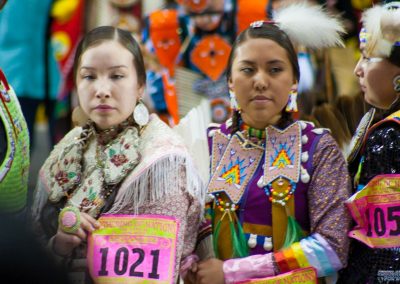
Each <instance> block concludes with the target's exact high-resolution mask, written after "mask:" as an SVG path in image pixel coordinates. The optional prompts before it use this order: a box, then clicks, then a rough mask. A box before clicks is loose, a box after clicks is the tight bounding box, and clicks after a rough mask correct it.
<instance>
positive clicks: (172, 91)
mask: <svg viewBox="0 0 400 284" xmlns="http://www.w3.org/2000/svg"><path fill="white" fill-rule="evenodd" d="M162 80H163V84H164V100H165V104H166V105H167V110H168V113H169V114H170V115H171V117H172V120H173V123H174V125H177V124H178V123H179V111H178V97H177V95H176V88H175V85H174V83H173V82H171V80H170V77H169V76H168V74H167V73H164V74H163V75H162Z"/></svg>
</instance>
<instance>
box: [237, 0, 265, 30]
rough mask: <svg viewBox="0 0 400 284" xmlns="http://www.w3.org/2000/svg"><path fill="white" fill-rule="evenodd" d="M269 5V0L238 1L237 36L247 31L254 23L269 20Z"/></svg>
mask: <svg viewBox="0 0 400 284" xmlns="http://www.w3.org/2000/svg"><path fill="white" fill-rule="evenodd" d="M268 4H269V0H258V1H249V0H237V14H236V23H237V25H238V30H237V34H239V33H240V32H241V31H243V30H245V29H246V28H247V27H248V26H249V25H250V24H251V23H252V22H255V21H259V20H269V18H268V15H267V7H268Z"/></svg>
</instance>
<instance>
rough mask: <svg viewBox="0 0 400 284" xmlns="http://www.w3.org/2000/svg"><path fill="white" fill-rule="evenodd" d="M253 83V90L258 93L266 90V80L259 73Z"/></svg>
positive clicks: (265, 77)
mask: <svg viewBox="0 0 400 284" xmlns="http://www.w3.org/2000/svg"><path fill="white" fill-rule="evenodd" d="M254 80H255V82H254V88H255V89H256V90H257V91H259V92H263V91H265V90H266V89H267V87H268V78H267V76H266V75H265V74H262V73H261V72H259V73H258V74H257V75H256V76H255V78H254Z"/></svg>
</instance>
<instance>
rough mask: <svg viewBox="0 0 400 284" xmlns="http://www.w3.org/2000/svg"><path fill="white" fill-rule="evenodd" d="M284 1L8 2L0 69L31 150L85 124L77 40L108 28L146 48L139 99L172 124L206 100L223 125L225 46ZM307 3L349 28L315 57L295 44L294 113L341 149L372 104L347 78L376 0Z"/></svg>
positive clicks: (1, 19)
mask: <svg viewBox="0 0 400 284" xmlns="http://www.w3.org/2000/svg"><path fill="white" fill-rule="evenodd" d="M287 2H288V1H281V0H251V1H241V0H209V1H207V0H203V1H190V0H180V1H162V0H151V1H150V0H146V1H144V0H143V1H139V0H125V1H123V0H54V1H52V0H19V1H9V2H8V4H7V5H6V6H5V8H4V9H3V11H2V12H1V13H0V66H2V68H3V71H4V73H5V75H6V77H7V78H9V81H10V83H11V85H12V86H13V87H14V89H15V92H16V94H17V95H18V98H19V101H20V103H21V107H22V110H23V113H24V116H25V118H26V120H27V123H28V128H29V132H30V138H31V153H32V152H35V149H36V148H38V147H41V145H36V143H38V142H36V141H40V142H39V144H40V143H42V142H43V141H45V142H46V143H47V141H49V142H48V145H49V149H48V150H50V149H51V147H52V146H53V145H54V144H55V143H57V142H58V141H59V139H61V138H62V137H63V136H64V135H65V133H67V132H68V131H69V130H70V129H71V128H72V127H73V126H74V125H78V124H80V123H82V122H83V121H85V117H84V116H83V115H82V113H81V112H80V111H79V108H77V106H78V102H77V98H76V96H75V95H74V83H73V80H72V78H73V76H72V61H73V55H74V49H75V47H76V45H77V43H78V41H79V39H80V38H81V37H82V35H83V34H84V33H85V32H87V31H89V30H90V29H92V28H94V27H96V26H102V25H113V26H116V27H120V28H122V29H125V30H128V31H130V32H131V33H132V34H133V35H134V36H135V37H136V38H137V39H138V40H139V41H140V42H141V43H142V50H143V52H144V54H145V60H146V62H145V64H146V67H147V70H148V72H147V82H148V83H147V88H146V94H147V96H146V99H145V103H146V105H147V106H148V108H149V109H151V111H152V112H156V113H158V114H159V116H160V117H161V118H162V119H163V120H164V121H166V122H167V123H168V124H169V125H171V126H173V125H176V124H177V123H179V120H180V118H182V117H183V116H184V115H185V114H186V113H187V112H188V111H189V110H190V109H191V108H192V107H194V106H196V105H198V104H199V102H200V101H201V100H202V99H207V100H208V101H209V105H210V111H211V119H212V120H213V121H214V122H218V123H220V122H223V121H225V120H226V119H227V118H228V117H229V116H230V112H231V110H230V104H229V92H228V88H227V84H226V77H225V74H224V71H225V66H226V62H227V60H228V55H229V51H230V45H231V43H232V42H233V40H234V38H235V37H236V35H237V34H238V33H240V31H242V30H243V29H244V28H245V27H247V26H248V25H249V24H250V23H251V22H253V21H256V20H260V19H262V20H267V19H269V18H270V17H271V15H272V14H273V13H274V10H275V9H277V8H278V7H279V6H280V5H282V4H285V3H287ZM291 2H295V1H291ZM309 2H317V3H319V4H323V5H324V6H325V7H326V9H327V10H328V11H329V12H330V13H331V14H332V16H335V17H340V19H341V20H342V21H343V24H344V26H345V28H346V32H347V33H346V34H345V35H343V36H344V38H345V44H346V46H345V47H344V48H331V49H328V50H324V51H318V52H315V51H313V50H307V49H305V48H303V47H301V46H298V47H297V50H298V54H299V63H300V68H301V79H300V82H299V89H298V92H299V113H298V114H297V115H298V118H305V119H308V120H312V121H314V122H315V123H317V124H319V125H321V126H323V127H327V128H330V129H331V131H332V134H333V136H334V137H335V139H336V140H337V142H338V144H339V146H340V147H341V149H342V150H343V151H344V152H346V151H348V144H349V141H350V138H351V136H352V134H353V133H354V131H355V127H356V126H357V124H358V121H359V119H360V118H361V116H362V114H363V113H364V112H365V110H366V108H368V106H364V102H363V99H362V95H361V92H360V88H359V86H358V83H357V79H356V76H354V74H353V69H354V67H355V65H356V62H357V60H358V58H359V52H358V37H357V35H358V32H359V29H360V15H361V12H362V10H364V9H366V8H369V7H371V6H372V5H373V4H374V3H378V2H379V1H370V0H352V1H350V0H328V1H321V0H320V1H309ZM37 123H39V124H40V125H46V126H47V127H46V129H47V131H46V132H44V133H46V134H47V133H48V135H49V140H47V138H43V137H40V138H37V137H35V135H34V134H35V124H37ZM36 132H37V131H36ZM40 133H43V132H40ZM43 139H44V140H43ZM41 152H43V149H42V148H41ZM47 154H48V152H46V153H42V155H43V157H46V156H47ZM34 164H35V159H33V164H32V166H34ZM35 176H36V174H35V173H33V174H31V177H35ZM31 179H32V178H31ZM30 184H31V187H32V186H33V185H34V180H33V181H31V183H30ZM32 184H33V185H32Z"/></svg>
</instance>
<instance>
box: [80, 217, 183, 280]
mask: <svg viewBox="0 0 400 284" xmlns="http://www.w3.org/2000/svg"><path fill="white" fill-rule="evenodd" d="M98 221H99V222H100V224H101V226H102V229H99V230H96V231H94V232H93V234H91V235H89V238H88V254H87V259H88V265H89V271H90V275H91V276H92V278H93V280H94V282H95V283H143V282H146V283H173V282H174V269H175V255H176V240H177V236H178V228H179V223H178V221H176V220H175V219H174V218H172V217H167V216H156V215H139V216H137V215H135V216H133V215H103V216H101V217H100V218H99V220H98Z"/></svg>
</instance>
